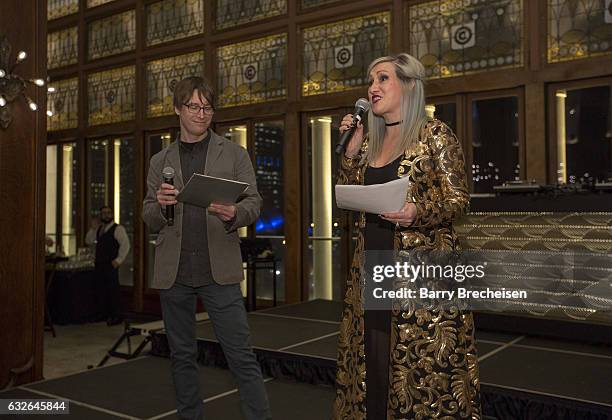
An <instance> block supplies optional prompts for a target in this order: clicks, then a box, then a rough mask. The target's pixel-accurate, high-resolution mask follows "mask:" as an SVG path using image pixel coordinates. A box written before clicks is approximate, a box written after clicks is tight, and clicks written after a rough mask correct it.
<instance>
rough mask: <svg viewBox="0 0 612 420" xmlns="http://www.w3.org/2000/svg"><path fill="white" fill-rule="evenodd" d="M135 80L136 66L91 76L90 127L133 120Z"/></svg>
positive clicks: (89, 78) (89, 94) (89, 92)
mask: <svg viewBox="0 0 612 420" xmlns="http://www.w3.org/2000/svg"><path fill="white" fill-rule="evenodd" d="M135 80H136V68H135V67H134V66H128V67H122V68H118V69H113V70H108V71H102V72H99V73H93V74H90V75H89V77H88V78H87V93H88V98H89V125H98V124H109V123H115V122H120V121H127V120H133V119H134V116H135V109H136V108H135V105H134V103H135V102H134V101H135V96H136V95H135Z"/></svg>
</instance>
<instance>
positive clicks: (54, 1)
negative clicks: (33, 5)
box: [47, 0, 79, 20]
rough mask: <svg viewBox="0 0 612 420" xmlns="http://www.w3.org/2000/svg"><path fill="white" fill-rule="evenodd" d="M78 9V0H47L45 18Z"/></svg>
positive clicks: (66, 13) (57, 16)
mask: <svg viewBox="0 0 612 420" xmlns="http://www.w3.org/2000/svg"><path fill="white" fill-rule="evenodd" d="M78 11H79V0H47V19H49V20H51V19H57V18H59V17H62V16H67V15H70V14H72V13H76V12H78Z"/></svg>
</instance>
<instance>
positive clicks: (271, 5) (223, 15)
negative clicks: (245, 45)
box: [215, 0, 287, 29]
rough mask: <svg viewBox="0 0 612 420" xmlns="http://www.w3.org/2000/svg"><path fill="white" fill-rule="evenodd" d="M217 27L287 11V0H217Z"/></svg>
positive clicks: (229, 25) (281, 13)
mask: <svg viewBox="0 0 612 420" xmlns="http://www.w3.org/2000/svg"><path fill="white" fill-rule="evenodd" d="M215 10H216V14H217V19H216V20H217V29H225V28H231V27H232V26H238V25H242V24H244V23H249V22H253V21H256V20H261V19H266V18H269V17H273V16H279V15H284V14H285V13H287V0H217V7H216V9H215Z"/></svg>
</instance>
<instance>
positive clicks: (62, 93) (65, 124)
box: [47, 77, 79, 131]
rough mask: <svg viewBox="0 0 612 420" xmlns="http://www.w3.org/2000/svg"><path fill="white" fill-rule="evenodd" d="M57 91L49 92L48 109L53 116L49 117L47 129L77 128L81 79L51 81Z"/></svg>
mask: <svg viewBox="0 0 612 420" xmlns="http://www.w3.org/2000/svg"><path fill="white" fill-rule="evenodd" d="M50 85H51V86H52V87H54V88H55V92H49V93H48V94H47V109H48V110H49V111H51V112H53V116H51V117H47V131H55V130H65V129H68V128H77V126H78V124H79V79H78V78H77V77H75V78H73V79H65V80H58V81H56V82H51V83H50Z"/></svg>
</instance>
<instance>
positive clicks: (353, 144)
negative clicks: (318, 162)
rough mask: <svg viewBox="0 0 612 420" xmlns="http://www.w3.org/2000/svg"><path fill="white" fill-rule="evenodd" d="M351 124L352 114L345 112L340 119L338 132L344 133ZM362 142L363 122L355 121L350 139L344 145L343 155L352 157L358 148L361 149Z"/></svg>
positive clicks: (357, 151)
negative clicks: (355, 127) (355, 126)
mask: <svg viewBox="0 0 612 420" xmlns="http://www.w3.org/2000/svg"><path fill="white" fill-rule="evenodd" d="M351 125H353V114H346V115H345V116H344V118H342V121H340V134H342V133H344V132H345V131H346V130H348V129H349V128H351ZM362 143H363V124H361V121H359V122H357V129H356V130H355V133H354V134H353V137H351V140H350V141H349V142H348V144H347V145H346V150H345V151H344V156H346V157H349V158H350V157H354V156H356V155H357V153H359V149H361V144H362Z"/></svg>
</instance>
